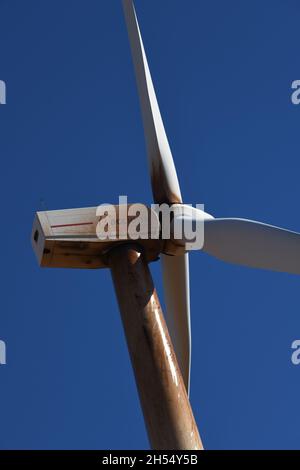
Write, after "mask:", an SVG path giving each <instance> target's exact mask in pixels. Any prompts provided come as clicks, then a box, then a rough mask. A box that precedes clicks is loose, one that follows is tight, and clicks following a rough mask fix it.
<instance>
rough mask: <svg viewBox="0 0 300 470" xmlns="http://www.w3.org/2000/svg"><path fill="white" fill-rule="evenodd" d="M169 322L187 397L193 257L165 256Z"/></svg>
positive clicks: (164, 268)
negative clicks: (190, 271) (191, 265)
mask: <svg viewBox="0 0 300 470" xmlns="http://www.w3.org/2000/svg"><path fill="white" fill-rule="evenodd" d="M161 259H162V269H163V281H164V297H165V303H166V322H167V325H168V329H169V333H170V336H171V339H172V343H173V346H174V350H175V354H176V357H177V361H178V364H179V367H180V370H181V373H182V377H183V380H184V383H185V386H186V390H187V393H188V394H189V389H190V369H191V323H190V285H189V257H188V254H185V255H181V256H166V255H162V257H161Z"/></svg>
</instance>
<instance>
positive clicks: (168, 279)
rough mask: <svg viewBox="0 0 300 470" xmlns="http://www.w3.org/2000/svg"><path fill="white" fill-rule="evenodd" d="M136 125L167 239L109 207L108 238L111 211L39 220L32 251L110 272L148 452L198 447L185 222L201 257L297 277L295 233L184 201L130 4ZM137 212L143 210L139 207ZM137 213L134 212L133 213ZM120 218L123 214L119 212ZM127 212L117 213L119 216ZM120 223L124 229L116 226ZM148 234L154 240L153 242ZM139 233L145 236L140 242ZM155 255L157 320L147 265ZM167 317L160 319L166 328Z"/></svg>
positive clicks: (128, 0) (46, 259)
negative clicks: (166, 211)
mask: <svg viewBox="0 0 300 470" xmlns="http://www.w3.org/2000/svg"><path fill="white" fill-rule="evenodd" d="M123 8H124V13H125V19H126V23H127V29H128V34H129V39H130V44H131V52H132V58H133V63H134V67H135V74H136V80H137V88H138V93H139V98H140V106H141V111H142V118H143V124H144V132H145V140H146V147H147V155H148V166H149V172H150V176H151V185H152V192H153V199H154V202H155V203H157V204H166V205H167V206H168V207H170V209H171V211H172V213H173V218H172V224H171V232H170V237H169V238H168V239H165V238H164V237H163V236H162V222H161V220H160V219H159V217H158V214H157V213H156V212H155V211H153V210H152V209H150V208H147V211H146V214H144V220H145V222H149V220H151V222H152V224H151V229H149V232H148V233H147V234H146V235H147V236H144V237H142V238H140V239H138V240H137V239H135V238H133V237H132V236H131V234H130V233H129V230H128V222H129V221H130V210H131V209H132V208H133V206H137V205H128V206H126V207H123V206H122V205H120V206H116V207H115V211H116V224H115V225H114V229H111V228H110V229H109V230H108V233H106V239H105V240H103V239H101V238H99V233H98V231H97V227H98V226H99V222H100V221H101V220H102V218H103V215H104V214H105V215H106V214H107V213H108V214H109V213H110V209H111V208H110V207H105V206H104V207H102V211H101V214H99V210H98V209H99V208H98V209H97V207H92V208H83V209H68V210H59V211H48V212H38V213H37V214H36V217H35V221H34V224H33V230H32V244H33V248H34V251H35V253H36V255H37V258H38V261H39V263H40V265H41V266H43V267H56V268H59V267H60V268H82V269H96V268H110V270H111V273H112V278H113V282H114V286H115V291H116V295H117V298H118V303H119V307H120V312H121V316H122V321H123V326H124V330H125V334H126V339H127V345H128V349H129V353H130V357H131V362H132V366H133V369H134V373H135V378H136V383H137V387H138V391H139V396H140V401H141V405H142V409H143V414H144V419H145V424H146V428H147V431H148V436H149V440H150V443H151V446H152V448H154V449H162V450H168V449H170V450H189V449H190V450H196V449H202V448H203V447H202V442H201V439H200V436H199V433H198V429H197V425H196V423H195V420H194V416H193V412H192V409H191V406H190V402H189V398H188V395H189V388H190V367H191V323H190V293H189V258H188V257H189V251H191V250H192V249H194V248H191V244H190V243H189V242H190V240H189V239H187V238H186V237H185V235H182V236H181V238H178V237H177V236H176V235H177V234H178V233H184V231H182V230H179V229H182V227H183V226H185V224H187V223H190V224H192V225H193V224H197V223H201V224H202V225H203V229H204V242H203V246H202V248H201V249H202V250H203V251H205V252H207V253H209V254H211V255H213V256H215V257H217V258H219V259H221V260H223V261H227V262H229V263H236V264H241V265H245V266H250V267H254V268H262V269H270V270H273V271H282V272H289V273H295V274H300V234H298V233H295V232H291V231H288V230H284V229H281V228H277V227H273V226H270V225H266V224H263V223H260V222H254V221H250V220H245V219H234V218H230V219H223V218H214V217H213V216H212V215H210V214H207V213H205V212H204V211H202V210H199V209H193V208H191V207H190V206H186V205H184V203H183V200H182V196H181V192H180V186H179V182H178V178H177V174H176V169H175V165H174V161H173V157H172V153H171V150H170V146H169V143H168V139H167V136H166V132H165V129H164V125H163V121H162V118H161V114H160V110H159V106H158V103H157V99H156V95H155V90H154V86H153V82H152V78H151V73H150V69H149V65H148V62H147V57H146V53H145V49H144V45H143V41H142V36H141V32H140V29H139V25H138V20H137V16H136V12H135V9H134V5H133V2H132V0H123ZM143 207H144V206H143ZM135 208H136V207H135ZM124 211H125V212H124ZM124 214H125V215H124ZM124 221H125V222H126V223H125V224H124ZM153 221H154V226H155V228H156V232H157V233H158V236H157V237H153V236H152V235H153V233H152V231H151V230H152V229H153ZM144 235H145V234H144ZM158 257H160V260H161V262H162V269H163V281H164V296H165V303H166V312H165V317H164V315H163V314H162V310H161V306H160V303H159V299H158V297H157V293H156V291H155V288H154V285H153V280H152V277H151V274H150V270H149V267H148V263H150V262H152V261H154V260H157V259H158ZM165 319H166V321H165Z"/></svg>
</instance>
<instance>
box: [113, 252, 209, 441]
mask: <svg viewBox="0 0 300 470" xmlns="http://www.w3.org/2000/svg"><path fill="white" fill-rule="evenodd" d="M109 265H110V268H111V273H112V278H113V282H114V286H115V290H116V294H117V298H118V302H119V307H120V311H121V315H122V320H123V325H124V330H125V334H126V339H127V345H128V349H129V353H130V357H131V362H132V366H133V369H134V373H135V378H136V383H137V387H138V391H139V396H140V401H141V405H142V409H143V414H144V419H145V423H146V427H147V431H148V436H149V440H150V443H151V446H152V448H153V449H157V450H196V449H202V443H201V439H200V436H199V433H198V429H197V425H196V422H195V419H194V416H193V412H192V409H191V406H190V402H189V399H188V396H187V392H186V389H185V385H184V381H183V378H182V375H181V372H180V369H179V367H178V363H177V359H176V356H175V353H174V349H173V346H172V343H171V340H170V336H169V333H168V330H167V326H166V323H165V320H164V316H163V313H162V310H161V306H160V303H159V299H158V297H157V293H156V290H155V288H154V285H153V281H152V277H151V274H150V271H149V267H148V265H147V262H146V260H145V258H144V256H143V253H142V250H141V249H140V247H138V246H133V245H123V246H121V247H118V248H113V249H112V250H111V252H110V254H109Z"/></svg>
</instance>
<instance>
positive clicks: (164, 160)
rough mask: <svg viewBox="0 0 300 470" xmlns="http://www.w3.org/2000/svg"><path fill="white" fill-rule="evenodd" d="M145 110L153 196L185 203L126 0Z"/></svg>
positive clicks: (133, 16)
mask: <svg viewBox="0 0 300 470" xmlns="http://www.w3.org/2000/svg"><path fill="white" fill-rule="evenodd" d="M123 7H124V12H125V18H126V23H127V29H128V34H129V39H130V44H131V52H132V58H133V62H134V67H135V74H136V80H137V86H138V91H139V97H140V104H141V109H142V116H143V123H144V131H145V138H146V146H147V153H148V161H149V169H150V174H151V184H152V192H153V198H154V201H155V202H156V203H159V204H161V203H168V204H176V203H181V202H182V199H181V193H180V188H179V183H178V178H177V174H176V169H175V165H174V162H173V157H172V153H171V150H170V147H169V143H168V138H167V136H166V132H165V129H164V125H163V121H162V118H161V114H160V111H159V107H158V103H157V99H156V95H155V90H154V86H153V83H152V79H151V74H150V70H149V66H148V62H147V57H146V54H145V49H144V45H143V41H142V37H141V33H140V29H139V25H138V20H137V16H136V12H135V9H134V5H133V2H132V0H123Z"/></svg>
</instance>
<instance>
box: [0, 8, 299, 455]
mask: <svg viewBox="0 0 300 470" xmlns="http://www.w3.org/2000/svg"><path fill="white" fill-rule="evenodd" d="M136 8H137V12H138V15H139V20H140V25H141V28H142V32H143V36H144V42H145V46H146V49H147V53H148V58H149V62H150V66H151V70H152V74H153V79H154V82H155V86H156V89H157V95H158V98H159V102H160V106H161V111H162V114H163V118H164V122H165V126H166V129H167V132H168V136H169V140H170V143H171V147H172V150H173V154H174V159H175V162H176V166H177V170H178V174H179V178H180V183H181V187H182V193H183V196H184V199H185V202H186V203H190V204H196V203H204V204H205V209H206V210H207V211H208V212H210V213H212V214H214V215H215V216H224V217H226V216H237V217H246V218H252V219H256V220H261V221H264V222H267V223H271V224H275V225H280V226H283V227H287V228H290V229H293V230H298V231H300V216H299V199H300V188H299V170H300V161H299V155H300V137H299V136H300V133H299V130H300V106H298V107H297V106H294V105H292V103H291V101H290V95H291V90H290V86H291V82H292V81H293V80H296V79H300V62H299V13H300V11H299V10H300V6H299V2H297V1H296V0H286V1H285V2H282V1H281V0H272V1H271V0H265V1H263V2H262V1H259V0H251V1H244V2H241V1H239V0H227V1H226V2H224V1H223V0H215V1H212V2H208V1H199V0H184V1H183V0H152V1H145V0H136ZM0 17H1V29H0V79H1V80H5V81H6V83H7V105H6V106H1V107H0V155H1V173H0V175H1V176H0V178H1V184H0V191H1V201H2V204H1V210H2V214H1V221H2V230H1V246H2V254H1V278H2V279H1V286H2V288H1V304H0V305H1V308H0V311H1V314H0V339H2V340H5V341H6V343H7V362H8V363H7V365H6V366H0V398H1V421H0V446H1V448H5V449H15V448H22V449H52V448H67V449H75V448H82V449H92V448H94V449H97V448H98V449H140V448H141V449H143V448H147V446H148V442H147V437H146V433H145V430H144V425H143V419H142V415H141V411H140V407H139V403H138V397H137V392H136V388H135V383H134V379H133V374H132V370H131V366H130V361H129V357H128V353H127V348H126V345H125V339H124V334H123V330H122V326H121V320H120V315H119V312H118V308H117V304H116V300H115V297H114V291H113V287H112V282H111V278H110V273H109V272H108V271H105V270H103V271H71V270H42V269H40V268H39V267H38V265H37V262H36V260H35V258H34V255H33V252H32V250H31V246H30V232H31V226H32V221H33V217H34V212H35V211H36V210H41V209H43V205H41V203H40V199H41V198H42V199H44V200H45V201H46V205H47V208H48V209H49V210H50V209H60V208H73V207H80V206H82V207H85V206H95V205H97V204H98V203H102V202H111V203H115V202H116V201H117V197H118V195H119V194H127V195H128V197H129V200H130V201H132V202H146V203H150V202H151V190H150V184H149V178H148V174H147V163H146V156H145V146H144V138H143V129H142V122H141V118H140V110H139V106H138V98H137V91H136V87H135V81H134V75H133V66H132V63H131V57H130V51H129V44H128V39H127V33H126V29H125V23H124V19H123V12H122V7H121V1H120V0H110V1H104V0H87V1H86V2H83V1H79V0H72V1H71V0H64V1H61V0H60V1H58V0H52V1H51V2H50V1H43V2H40V1H38V0H28V1H26V2H23V1H21V0H18V1H17V0H0ZM152 271H153V275H154V277H155V280H156V283H157V286H158V289H159V292H160V293H161V280H160V266H159V263H156V264H155V265H153V266H152ZM299 292H300V278H299V277H296V276H293V275H288V274H278V273H271V272H264V271H256V270H251V269H247V268H242V267H236V266H231V265H226V264H223V263H221V262H219V261H217V260H215V259H212V258H210V257H208V256H207V255H204V254H203V253H194V254H193V255H192V256H191V305H192V335H193V364H192V380H191V387H192V388H191V401H192V406H193V409H194V413H195V416H196V419H197V422H198V425H199V429H200V432H201V435H202V437H203V441H204V445H205V447H206V448H208V449H214V448H217V449H231V448H236V449H240V448H300V435H299V434H300V433H299V422H300V412H299V388H300V366H298V367H297V366H294V365H292V363H291V360H290V356H291V349H290V347H291V343H292V341H294V340H295V339H300V308H299Z"/></svg>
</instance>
